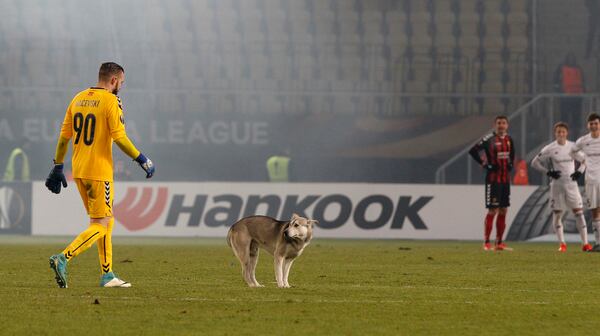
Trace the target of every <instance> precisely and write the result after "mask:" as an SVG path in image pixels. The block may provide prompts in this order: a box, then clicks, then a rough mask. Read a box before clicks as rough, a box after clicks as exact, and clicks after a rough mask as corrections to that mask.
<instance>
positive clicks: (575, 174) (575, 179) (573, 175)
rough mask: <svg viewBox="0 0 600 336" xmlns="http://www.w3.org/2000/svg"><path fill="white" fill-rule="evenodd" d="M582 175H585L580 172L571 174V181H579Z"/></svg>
mask: <svg viewBox="0 0 600 336" xmlns="http://www.w3.org/2000/svg"><path fill="white" fill-rule="evenodd" d="M581 175H583V173H582V172H580V171H579V170H576V171H575V172H574V173H573V174H571V180H573V181H577V180H579V178H580V177H581Z"/></svg>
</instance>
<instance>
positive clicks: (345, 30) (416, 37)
mask: <svg viewBox="0 0 600 336" xmlns="http://www.w3.org/2000/svg"><path fill="white" fill-rule="evenodd" d="M528 3H529V1H509V0H491V1H479V0H466V1H456V0H452V1H451V0H449V1H432V0H428V1H414V0H412V1H411V0H403V1H369V2H365V1H358V0H356V1H355V0H352V1H335V0H327V1H322V0H318V1H317V0H300V1H282V0H252V1H240V0H231V1H214V0H200V1H189V0H178V1H169V2H163V1H156V0H154V1H149V2H148V3H147V4H146V5H145V6H143V8H144V12H143V16H142V17H141V19H142V20H141V22H145V24H137V25H132V26H131V27H127V29H118V31H116V32H113V35H112V36H110V37H106V36H101V35H100V34H98V33H96V32H94V31H93V29H90V28H89V27H81V28H79V27H76V25H77V24H78V23H79V22H78V20H57V19H54V18H56V17H61V16H64V17H68V15H69V7H68V6H66V8H63V9H62V10H61V9H58V8H54V7H52V6H49V5H45V7H44V6H33V7H32V8H34V9H35V10H31V11H30V10H29V8H28V7H26V4H23V3H22V2H19V1H7V2H6V6H5V7H6V8H5V9H4V10H5V12H6V13H7V14H9V15H7V17H8V18H11V17H12V18H14V22H12V23H11V19H8V20H7V21H8V22H4V24H2V26H1V28H0V29H1V30H4V33H3V34H2V36H9V35H8V33H7V32H8V30H10V31H11V34H10V36H11V40H10V41H9V40H6V39H0V41H1V43H2V44H3V45H5V46H7V47H8V48H2V50H3V52H2V54H1V55H2V58H3V59H7V60H8V62H3V64H7V63H8V64H14V67H11V68H10V69H6V68H2V69H0V71H1V72H2V74H3V76H1V77H2V82H0V85H6V83H7V82H10V83H11V85H14V83H18V84H20V85H22V86H28V87H37V86H41V87H45V86H50V85H52V84H53V83H54V82H55V81H57V80H58V81H60V82H61V83H68V85H69V86H77V85H78V84H79V83H81V79H80V74H81V71H82V69H84V68H85V67H87V66H88V64H87V62H86V61H84V60H81V59H84V58H85V57H82V56H84V55H86V54H88V53H91V52H94V51H96V50H102V49H105V48H106V47H108V49H111V48H114V47H112V43H113V42H111V39H116V40H118V41H119V42H120V43H119V45H124V47H122V48H121V50H114V52H117V53H120V54H121V55H122V58H124V59H126V60H129V61H130V62H128V66H129V67H133V68H136V67H137V68H139V69H135V70H134V71H135V73H136V74H137V75H136V77H134V78H131V79H130V81H129V83H128V84H129V85H130V87H134V88H140V89H145V88H147V87H148V86H149V83H153V82H156V84H155V85H156V86H157V88H161V89H169V90H174V89H202V90H246V89H252V90H257V91H259V92H258V93H257V94H258V95H259V96H261V99H259V101H260V103H259V104H263V101H264V103H265V105H266V107H265V108H264V109H263V108H262V107H260V108H258V110H265V111H270V110H273V108H272V106H273V102H272V97H264V98H263V97H262V95H263V94H266V93H262V92H260V91H265V90H271V89H273V88H277V89H281V90H285V91H302V92H306V93H307V94H308V95H310V90H311V89H314V90H320V91H326V92H329V93H331V94H335V93H337V92H365V91H372V92H388V93H395V94H397V93H404V94H411V93H447V94H465V93H473V94H475V93H504V94H514V93H519V94H521V93H528V92H529V90H530V88H529V86H528V84H527V78H525V77H524V76H517V75H516V74H518V73H525V72H527V71H528V67H529V63H528V61H527V56H526V55H527V53H528V51H529V41H528V35H529V34H528V29H529V28H528V27H529V17H530V15H529V10H530V8H529V5H528ZM139 4H140V2H139V1H133V2H130V3H124V4H122V5H120V6H122V8H120V9H121V10H124V11H129V10H134V9H135V8H137V7H136V6H137V5H139ZM98 6H99V8H103V7H102V6H103V5H101V4H99V5H98ZM25 15H27V16H28V22H34V23H37V24H31V25H27V26H24V27H22V29H23V31H22V33H21V34H22V38H15V34H14V33H13V30H14V29H15V25H17V26H18V25H19V22H23V20H19V18H21V19H22V18H23V17H24V16H25ZM173 18H177V19H173ZM118 20H119V14H117V15H116V19H115V21H118ZM115 24H116V26H119V25H120V24H119V23H118V22H117V23H115ZM115 29H116V28H115ZM73 30H79V31H80V33H79V34H80V35H81V39H80V40H78V41H63V40H58V38H54V36H64V34H63V33H64V32H66V31H73ZM140 36H143V37H144V38H143V39H142V40H140V39H139V37H140ZM90 38H95V39H97V43H96V45H91V44H90V43H82V42H83V41H84V39H86V40H89V39H90ZM136 39H137V41H136ZM124 42H125V43H124ZM140 54H142V55H143V54H147V55H148V56H142V57H138V58H137V59H135V57H134V56H131V55H140ZM134 59H135V60H136V61H134ZM74 63H75V64H74ZM170 64H172V65H170ZM159 65H160V66H159ZM148 68H151V69H152V68H156V72H153V71H151V70H146V69H148ZM138 70H139V71H138ZM140 73H141V74H143V75H142V76H140V75H139V74H140ZM267 95H268V94H267ZM344 97H345V96H344ZM348 97H349V96H348ZM287 99H292V98H291V96H290V95H286V94H283V100H284V101H285V100H287ZM310 99H312V98H310ZM310 99H309V100H310ZM369 99H370V100H371V104H369V105H377V104H378V103H377V99H381V98H378V97H376V95H375V94H372V95H371V96H370V97H369ZM386 99H388V98H386ZM411 99H412V100H415V101H413V102H410V99H407V101H408V102H406V103H404V104H396V103H393V102H392V101H391V99H388V100H389V101H388V102H387V103H385V104H384V106H387V107H385V108H382V109H381V111H380V112H381V113H383V114H384V115H390V116H393V115H416V114H421V113H427V114H458V115H467V114H493V113H497V112H506V111H508V110H509V109H510V108H512V106H509V105H508V103H507V102H506V101H501V102H497V101H493V100H491V99H490V100H488V99H485V100H480V101H477V103H478V104H476V105H478V108H476V109H473V110H472V111H470V110H469V111H465V110H464V107H468V106H471V105H472V104H462V105H461V104H460V103H459V102H457V99H456V98H454V99H453V101H451V102H450V103H451V105H452V106H453V107H454V108H453V109H450V111H449V109H448V103H447V102H439V101H438V102H433V101H432V99H425V98H411ZM284 103H285V102H284ZM352 103H353V101H352V100H351V99H350V98H348V99H344V98H342V97H335V98H334V99H333V106H332V109H333V111H332V112H335V113H343V114H347V113H349V111H348V107H349V106H351V105H352ZM275 105H277V104H275ZM296 105H297V104H296ZM461 106H462V107H463V108H461ZM303 110H304V109H303V108H300V109H299V111H298V113H304V111H303ZM356 112H357V113H369V112H370V111H356Z"/></svg>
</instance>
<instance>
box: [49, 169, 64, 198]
mask: <svg viewBox="0 0 600 336" xmlns="http://www.w3.org/2000/svg"><path fill="white" fill-rule="evenodd" d="M63 168H64V164H62V163H58V164H57V163H55V164H54V167H53V168H52V170H51V171H50V174H49V175H48V178H47V179H46V187H47V188H48V190H50V191H51V192H53V193H55V194H59V193H60V187H61V185H62V186H63V187H64V188H66V187H67V179H66V178H65V174H63Z"/></svg>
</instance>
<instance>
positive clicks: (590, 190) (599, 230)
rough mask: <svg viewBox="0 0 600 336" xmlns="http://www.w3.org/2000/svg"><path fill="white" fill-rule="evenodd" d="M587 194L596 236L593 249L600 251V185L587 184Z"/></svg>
mask: <svg viewBox="0 0 600 336" xmlns="http://www.w3.org/2000/svg"><path fill="white" fill-rule="evenodd" d="M585 194H586V198H587V206H588V208H590V209H591V210H592V227H593V228H594V236H595V238H596V242H595V244H594V247H593V248H592V251H594V252H600V185H598V184H591V183H590V184H586V185H585Z"/></svg>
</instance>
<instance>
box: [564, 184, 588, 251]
mask: <svg viewBox="0 0 600 336" xmlns="http://www.w3.org/2000/svg"><path fill="white" fill-rule="evenodd" d="M564 201H565V207H568V208H571V209H572V210H573V216H574V217H575V226H576V227H577V232H579V236H580V237H581V243H582V247H581V249H582V250H583V251H584V252H587V251H589V250H591V249H592V245H590V244H589V242H588V235H587V225H586V223H585V217H584V216H583V199H582V198H581V193H580V192H579V186H578V185H577V183H575V182H573V183H569V184H568V185H567V186H566V187H565V197H564Z"/></svg>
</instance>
